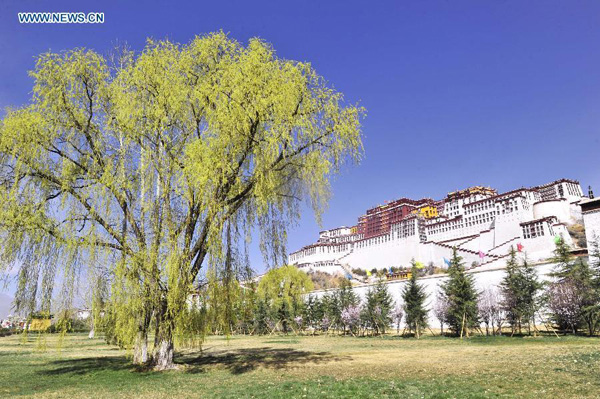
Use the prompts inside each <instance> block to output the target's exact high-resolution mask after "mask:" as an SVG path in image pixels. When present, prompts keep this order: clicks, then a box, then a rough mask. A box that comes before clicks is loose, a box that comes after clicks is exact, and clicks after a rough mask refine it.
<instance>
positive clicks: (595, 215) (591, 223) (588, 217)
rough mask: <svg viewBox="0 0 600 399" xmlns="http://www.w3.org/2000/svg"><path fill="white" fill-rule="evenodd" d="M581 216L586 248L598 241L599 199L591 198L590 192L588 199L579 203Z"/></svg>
mask: <svg viewBox="0 0 600 399" xmlns="http://www.w3.org/2000/svg"><path fill="white" fill-rule="evenodd" d="M580 205H581V214H582V216H583V224H584V226H585V239H586V241H587V247H588V248H591V247H592V243H593V242H595V241H596V240H600V198H593V194H591V190H590V198H588V199H585V200H583V201H581V203H580Z"/></svg>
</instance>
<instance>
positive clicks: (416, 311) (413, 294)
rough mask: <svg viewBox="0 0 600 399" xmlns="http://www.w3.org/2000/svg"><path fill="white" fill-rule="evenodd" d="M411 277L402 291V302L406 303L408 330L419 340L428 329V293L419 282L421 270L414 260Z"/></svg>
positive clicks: (405, 312)
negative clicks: (426, 303)
mask: <svg viewBox="0 0 600 399" xmlns="http://www.w3.org/2000/svg"><path fill="white" fill-rule="evenodd" d="M411 263H412V269H411V276H410V280H408V283H407V284H406V285H405V286H404V288H403V290H402V301H403V302H404V314H405V319H404V320H405V322H406V326H407V327H408V330H409V331H410V332H414V333H415V336H416V337H417V338H419V337H420V335H421V333H422V332H423V330H424V329H425V328H427V313H428V311H427V308H426V307H425V301H426V300H427V293H426V292H425V289H424V288H423V286H421V285H420V284H419V283H418V282H417V280H418V274H419V270H418V269H417V266H416V263H415V261H414V259H413V260H412V262H411Z"/></svg>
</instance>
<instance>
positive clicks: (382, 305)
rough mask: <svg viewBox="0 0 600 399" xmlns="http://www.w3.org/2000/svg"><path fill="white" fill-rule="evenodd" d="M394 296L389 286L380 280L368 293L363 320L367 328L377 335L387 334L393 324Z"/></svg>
mask: <svg viewBox="0 0 600 399" xmlns="http://www.w3.org/2000/svg"><path fill="white" fill-rule="evenodd" d="M392 306H393V300H392V296H391V294H390V293H389V291H388V287H387V284H385V282H384V281H383V280H379V281H378V282H377V284H376V285H375V286H374V287H373V288H370V289H369V290H368V291H367V294H366V296H365V303H364V306H363V311H362V314H361V319H362V321H363V324H364V326H365V327H366V328H370V329H371V331H372V332H373V333H375V334H385V331H386V330H387V328H388V327H389V325H390V323H391V322H392Z"/></svg>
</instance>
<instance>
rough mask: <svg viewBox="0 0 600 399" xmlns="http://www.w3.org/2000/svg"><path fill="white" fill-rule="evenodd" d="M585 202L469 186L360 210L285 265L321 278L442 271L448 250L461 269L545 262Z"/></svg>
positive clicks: (544, 190)
mask: <svg viewBox="0 0 600 399" xmlns="http://www.w3.org/2000/svg"><path fill="white" fill-rule="evenodd" d="M586 199H587V198H586V197H584V196H583V193H582V190H581V187H580V185H579V182H577V181H575V180H570V179H561V180H557V181H554V182H552V183H548V184H544V185H541V186H535V187H531V188H519V189H516V190H512V191H509V192H506V193H501V194H499V193H498V192H497V191H496V190H494V189H492V188H489V187H482V186H476V187H471V188H467V189H464V190H459V191H454V192H451V193H449V194H448V195H447V196H446V197H445V198H443V199H441V200H433V199H430V198H424V199H419V200H412V199H409V198H401V199H398V200H395V201H391V202H388V203H386V204H384V205H379V206H376V207H374V208H371V209H369V210H367V211H366V213H365V215H363V216H360V217H359V218H358V223H357V225H356V226H352V227H345V226H344V227H339V228H336V229H331V230H325V231H321V232H320V233H319V239H318V240H317V242H315V243H313V244H310V245H307V246H305V247H303V248H301V249H300V250H298V251H295V252H292V253H291V254H289V259H288V260H289V263H290V264H294V265H297V266H298V267H303V268H310V269H319V270H323V271H327V272H334V271H342V270H345V271H346V272H348V271H349V270H350V269H353V268H360V269H363V270H370V269H373V268H377V269H381V268H389V267H398V266H408V265H409V264H410V261H411V259H415V260H417V261H420V262H423V263H430V262H431V263H433V264H434V265H436V266H441V267H443V266H445V263H446V262H445V260H447V259H450V257H451V254H452V248H453V247H456V248H457V250H458V253H459V255H460V256H461V257H462V258H463V260H464V262H465V264H467V265H471V264H473V263H476V264H477V265H479V266H481V267H490V266H500V265H504V264H505V261H506V259H505V258H506V254H507V253H508V251H509V248H510V247H511V246H513V247H515V249H516V248H517V247H518V248H519V249H521V250H523V251H525V252H527V255H528V257H529V259H530V260H531V261H537V260H542V259H547V258H549V257H551V256H552V251H553V250H554V240H555V237H556V236H561V237H563V238H564V239H565V240H566V241H567V242H568V243H569V244H571V245H573V241H572V239H571V237H570V235H569V233H568V232H567V228H566V226H567V224H571V223H574V222H575V221H577V220H579V219H580V218H581V208H580V207H579V203H580V202H582V200H586ZM598 204H599V205H600V203H598ZM598 215H600V213H596V216H595V217H596V218H598V217H599V216H598ZM595 220H596V223H597V221H598V219H595ZM596 225H597V224H596ZM598 234H599V235H600V233H598Z"/></svg>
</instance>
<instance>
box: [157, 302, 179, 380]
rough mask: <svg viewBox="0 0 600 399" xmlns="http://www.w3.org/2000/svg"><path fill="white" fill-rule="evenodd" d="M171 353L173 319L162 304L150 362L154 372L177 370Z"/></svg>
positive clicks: (172, 349)
mask: <svg viewBox="0 0 600 399" xmlns="http://www.w3.org/2000/svg"><path fill="white" fill-rule="evenodd" d="M173 352H174V347H173V319H172V318H171V317H170V316H169V314H168V312H167V304H166V303H163V305H162V306H161V309H160V313H158V314H157V317H156V335H155V336H154V352H153V354H152V362H151V365H152V367H153V368H154V370H159V371H160V370H169V369H174V368H177V367H176V365H175V363H174V362H173Z"/></svg>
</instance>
